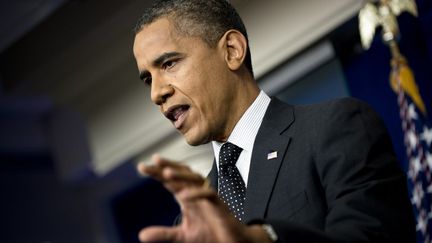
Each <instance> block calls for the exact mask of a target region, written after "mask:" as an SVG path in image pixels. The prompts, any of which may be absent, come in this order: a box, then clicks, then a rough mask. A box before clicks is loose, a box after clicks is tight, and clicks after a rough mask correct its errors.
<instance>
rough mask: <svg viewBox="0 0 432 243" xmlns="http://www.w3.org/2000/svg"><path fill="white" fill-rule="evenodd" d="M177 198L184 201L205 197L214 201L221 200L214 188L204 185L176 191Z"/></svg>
mask: <svg viewBox="0 0 432 243" xmlns="http://www.w3.org/2000/svg"><path fill="white" fill-rule="evenodd" d="M177 198H178V200H180V201H182V202H185V203H187V202H192V201H196V200H200V199H206V200H208V201H211V202H216V203H219V202H221V201H220V200H219V197H218V195H217V193H216V191H215V190H213V189H212V188H205V187H201V188H188V189H185V190H183V191H181V192H180V193H178V195H177Z"/></svg>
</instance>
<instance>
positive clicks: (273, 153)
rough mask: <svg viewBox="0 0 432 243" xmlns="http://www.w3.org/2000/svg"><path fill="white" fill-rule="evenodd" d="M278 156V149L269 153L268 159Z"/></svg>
mask: <svg viewBox="0 0 432 243" xmlns="http://www.w3.org/2000/svg"><path fill="white" fill-rule="evenodd" d="M277 156H278V154H277V151H273V152H270V153H268V154H267V160H271V159H276V158H277Z"/></svg>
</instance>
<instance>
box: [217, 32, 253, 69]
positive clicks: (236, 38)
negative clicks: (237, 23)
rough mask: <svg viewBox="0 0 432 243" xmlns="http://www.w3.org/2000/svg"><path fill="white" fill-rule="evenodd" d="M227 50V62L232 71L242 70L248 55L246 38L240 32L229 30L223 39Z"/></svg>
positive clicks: (222, 41)
mask: <svg viewBox="0 0 432 243" xmlns="http://www.w3.org/2000/svg"><path fill="white" fill-rule="evenodd" d="M221 44H222V45H223V47H224V48H223V49H224V50H225V61H226V63H227V65H228V68H229V69H231V70H232V71H236V70H238V69H240V67H241V66H242V65H243V63H244V60H245V58H246V53H247V48H248V45H247V41H246V37H245V36H244V35H243V34H242V33H241V32H240V31H238V30H228V31H227V32H225V34H224V36H223V37H222V38H221Z"/></svg>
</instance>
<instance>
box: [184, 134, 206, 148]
mask: <svg viewBox="0 0 432 243" xmlns="http://www.w3.org/2000/svg"><path fill="white" fill-rule="evenodd" d="M183 137H184V138H185V140H186V142H187V143H188V144H189V145H191V146H198V145H202V144H206V143H208V142H210V140H209V139H206V138H207V137H205V136H198V135H197V134H190V132H188V133H186V134H183Z"/></svg>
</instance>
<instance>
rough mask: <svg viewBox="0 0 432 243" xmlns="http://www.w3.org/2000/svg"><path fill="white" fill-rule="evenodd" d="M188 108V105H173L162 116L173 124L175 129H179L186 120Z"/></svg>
mask: <svg viewBox="0 0 432 243" xmlns="http://www.w3.org/2000/svg"><path fill="white" fill-rule="evenodd" d="M189 108H190V106H189V105H175V106H172V107H170V108H169V109H168V110H167V111H166V112H164V115H165V117H166V118H168V119H169V120H170V121H172V122H173V123H174V126H175V128H176V129H179V128H180V127H181V126H182V125H183V123H184V121H185V119H186V115H187V112H188V110H189Z"/></svg>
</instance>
